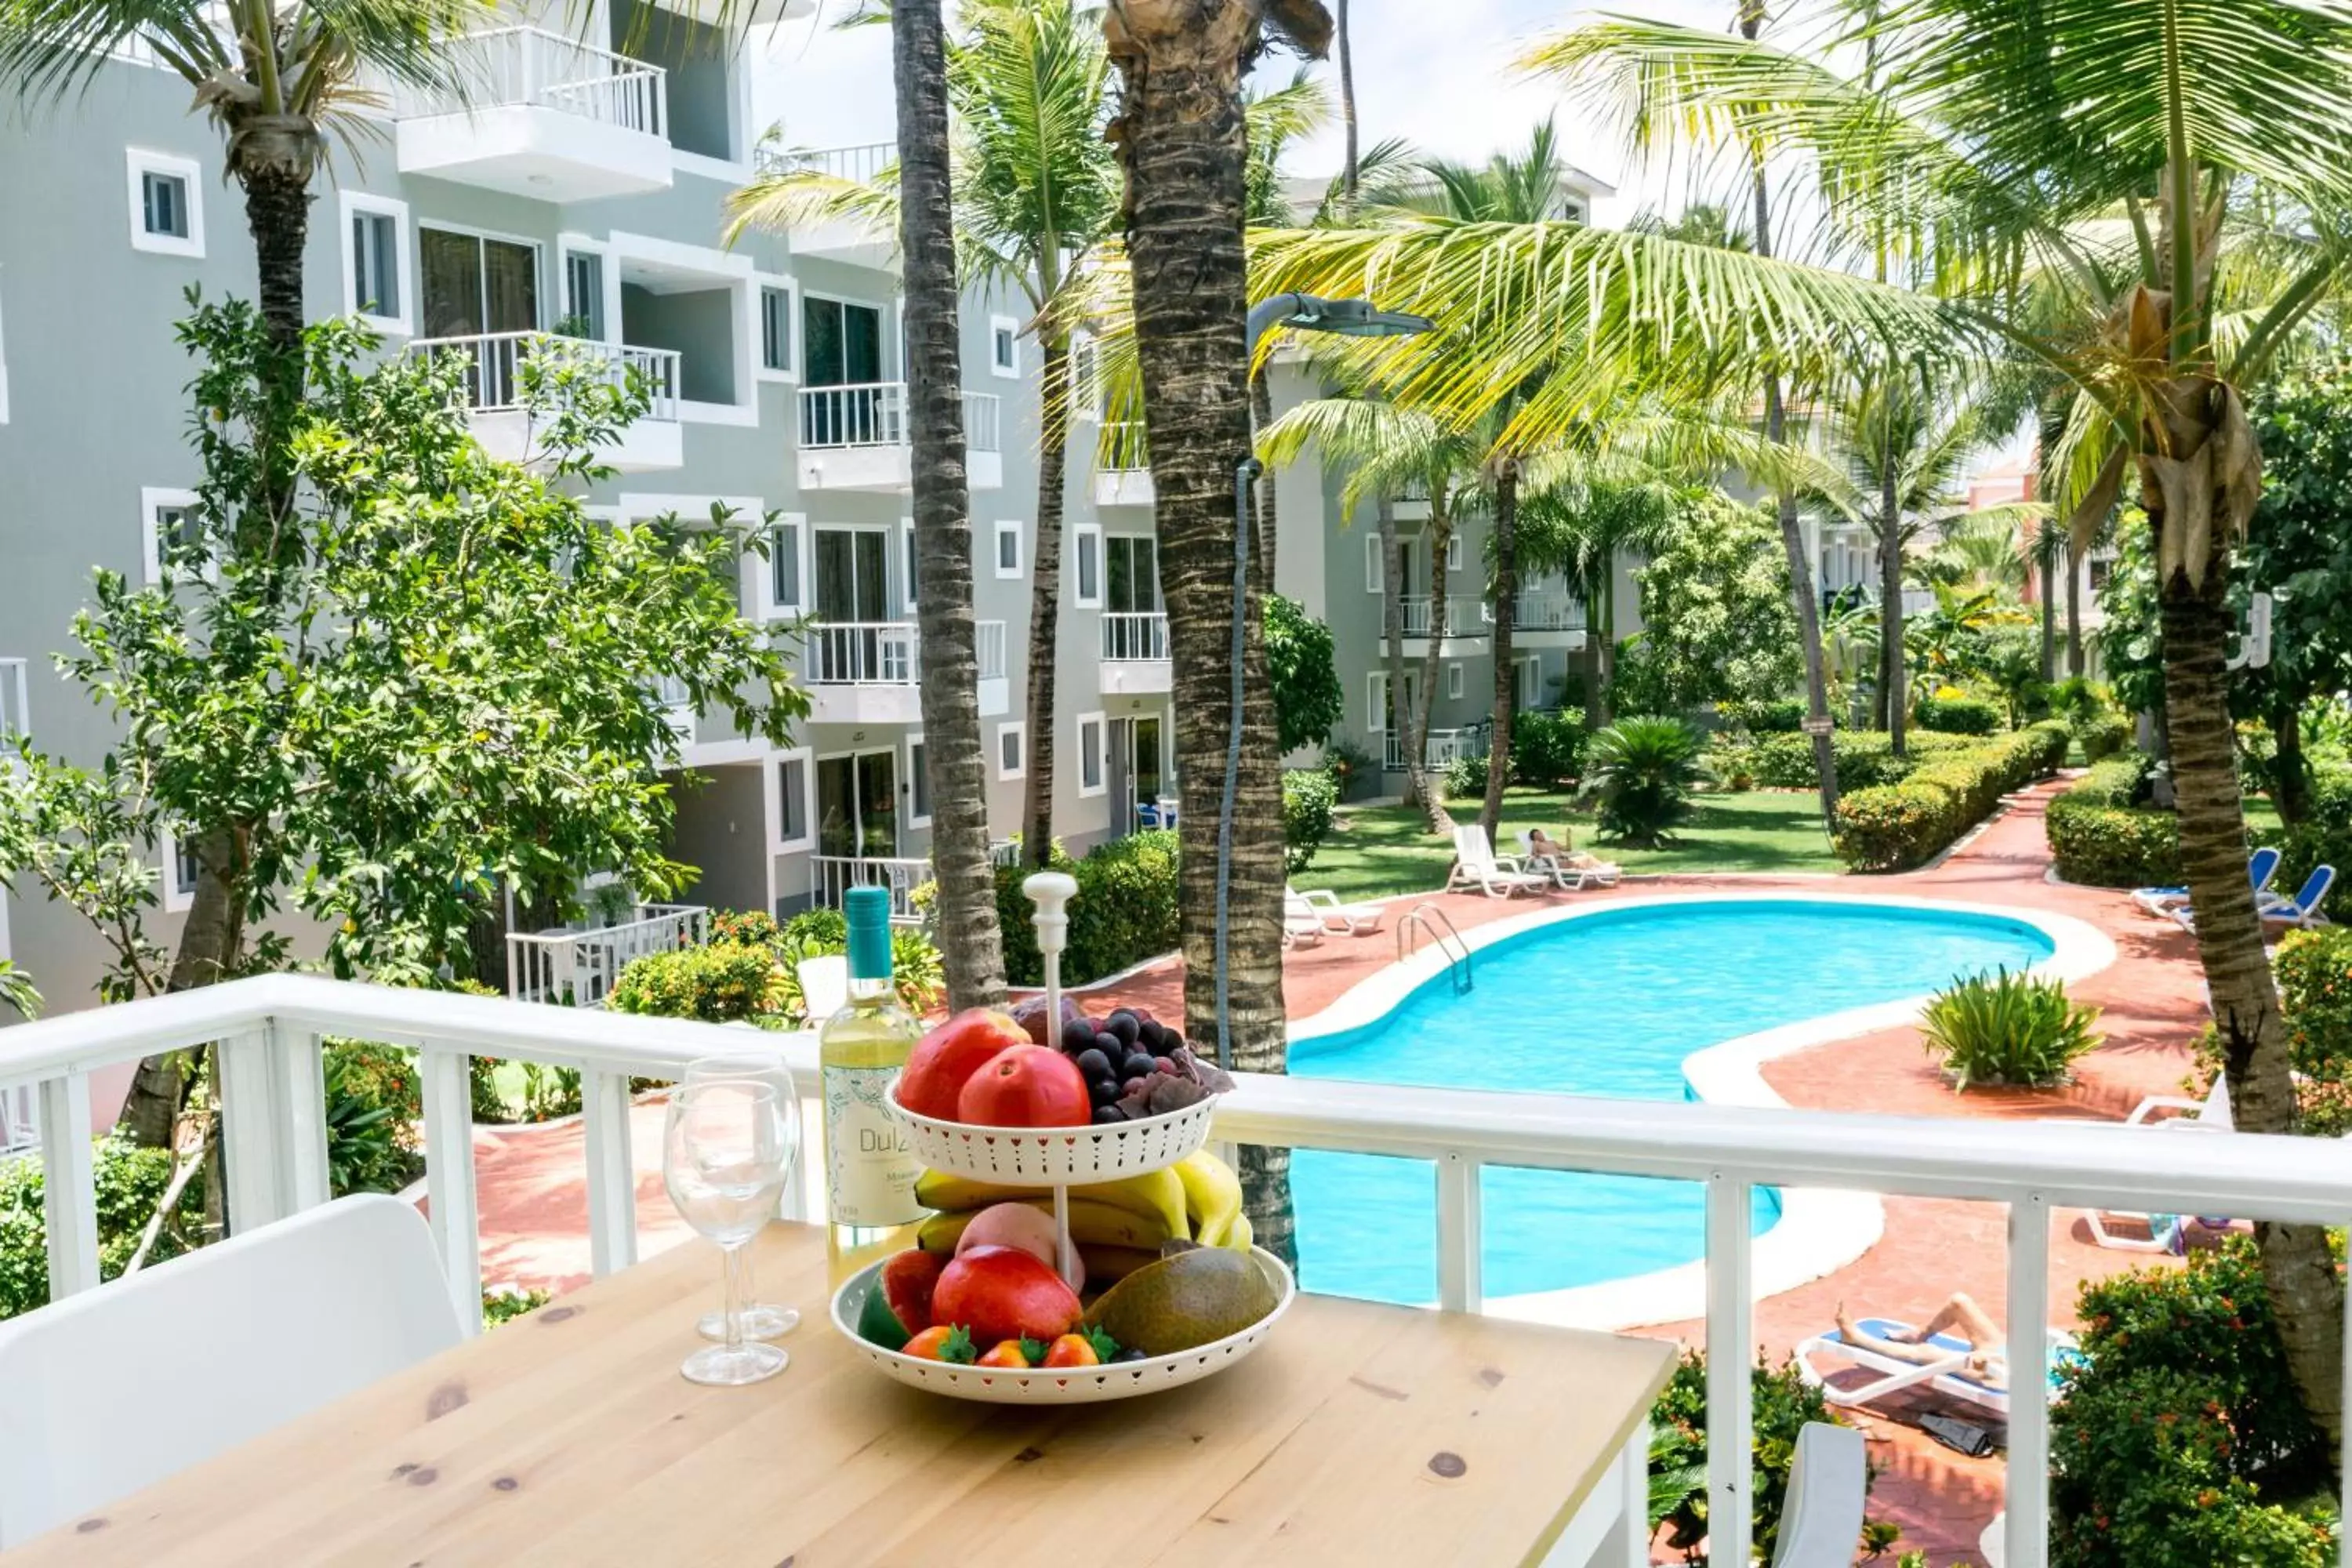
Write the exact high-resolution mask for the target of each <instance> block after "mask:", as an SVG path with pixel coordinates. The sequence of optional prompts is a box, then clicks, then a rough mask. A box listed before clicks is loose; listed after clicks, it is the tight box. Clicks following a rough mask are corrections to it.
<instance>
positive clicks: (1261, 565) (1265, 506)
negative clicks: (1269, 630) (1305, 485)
mask: <svg viewBox="0 0 2352 1568" xmlns="http://www.w3.org/2000/svg"><path fill="white" fill-rule="evenodd" d="M1271 372H1272V367H1271V366H1269V367H1268V372H1267V374H1271ZM1273 423H1274V389H1273V387H1272V386H1270V385H1269V384H1267V380H1266V376H1265V375H1264V374H1261V375H1254V376H1252V377H1250V428H1251V430H1252V432H1253V433H1255V432H1256V431H1259V430H1263V429H1265V427H1266V426H1269V425H1271V424H1273ZM1250 495H1251V500H1252V504H1253V510H1255V514H1256V515H1255V518H1254V519H1253V520H1252V521H1253V522H1254V524H1255V527H1256V529H1257V539H1256V541H1255V542H1256V544H1257V559H1258V572H1259V574H1261V575H1263V576H1264V577H1265V587H1266V591H1267V592H1268V593H1272V592H1273V591H1274V563H1275V542H1276V537H1277V535H1278V534H1279V533H1280V531H1281V529H1280V521H1281V520H1280V519H1279V518H1278V517H1277V516H1276V512H1275V497H1274V470H1273V469H1272V468H1260V469H1259V470H1258V475H1257V482H1256V483H1255V484H1254V485H1252V486H1251V487H1250Z"/></svg>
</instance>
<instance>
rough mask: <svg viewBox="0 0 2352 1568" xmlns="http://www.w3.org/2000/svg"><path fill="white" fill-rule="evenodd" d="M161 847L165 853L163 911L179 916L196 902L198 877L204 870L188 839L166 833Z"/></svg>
mask: <svg viewBox="0 0 2352 1568" xmlns="http://www.w3.org/2000/svg"><path fill="white" fill-rule="evenodd" d="M159 847H160V848H161V849H162V850H163V911H164V912H165V913H166V914H177V913H179V912H180V911H181V910H184V909H186V908H187V907H188V906H189V905H191V904H193V903H194V902H195V901H196V876H197V873H198V872H199V871H200V870H201V869H202V868H201V867H200V866H199V865H198V864H197V861H196V849H195V845H194V843H193V842H191V841H189V840H188V839H185V838H183V837H179V836H177V835H174V834H170V833H166V834H164V835H163V843H162V844H161V845H160V846H159Z"/></svg>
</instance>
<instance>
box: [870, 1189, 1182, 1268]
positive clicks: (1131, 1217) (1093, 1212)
mask: <svg viewBox="0 0 2352 1568" xmlns="http://www.w3.org/2000/svg"><path fill="white" fill-rule="evenodd" d="M1006 1201H1007V1202H1010V1203H1018V1204H1021V1205H1025V1206H1026V1207H1029V1208H1034V1209H1035V1210H1037V1211H1038V1212H1039V1213H1040V1214H1048V1215H1050V1214H1052V1213H1053V1212H1054V1200H1053V1199H1051V1198H1011V1199H1007V1200H1006ZM979 1212H980V1211H979V1210H978V1209H966V1210H964V1211H963V1212H961V1213H960V1214H935V1215H932V1216H931V1217H930V1218H929V1219H927V1220H925V1221H924V1222H923V1223H922V1226H921V1228H920V1229H919V1230H918V1231H917V1232H916V1233H915V1242H916V1245H917V1246H919V1247H921V1248H922V1249H923V1250H924V1251H926V1252H937V1253H940V1254H943V1255H944V1254H947V1253H951V1252H953V1251H954V1250H955V1249H956V1243H957V1242H958V1241H960V1240H961V1239H962V1238H963V1232H964V1226H968V1225H970V1224H971V1220H972V1215H976V1214H978V1213H979ZM1170 1235H1171V1232H1170V1231H1169V1229H1168V1226H1167V1225H1166V1223H1165V1222H1163V1221H1161V1220H1160V1219H1159V1218H1158V1217H1156V1216H1152V1215H1139V1214H1134V1213H1131V1212H1129V1210H1127V1209H1122V1208H1114V1207H1113V1206H1112V1205H1109V1204H1106V1203H1099V1202H1097V1201H1095V1200H1093V1199H1091V1198H1079V1197H1073V1198H1072V1199H1071V1200H1070V1239H1071V1240H1073V1241H1076V1242H1077V1243H1079V1244H1080V1245H1081V1246H1095V1247H1135V1248H1138V1249H1140V1250H1144V1251H1149V1252H1155V1253H1156V1252H1158V1251H1159V1250H1160V1244H1161V1243H1162V1242H1165V1241H1166V1240H1167V1239H1168V1238H1169V1236H1170Z"/></svg>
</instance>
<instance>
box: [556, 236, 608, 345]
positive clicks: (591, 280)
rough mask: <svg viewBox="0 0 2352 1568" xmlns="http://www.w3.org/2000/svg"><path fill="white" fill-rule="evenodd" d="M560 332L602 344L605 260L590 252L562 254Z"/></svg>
mask: <svg viewBox="0 0 2352 1568" xmlns="http://www.w3.org/2000/svg"><path fill="white" fill-rule="evenodd" d="M563 330H564V331H567V332H569V333H570V334H571V335H572V336H573V337H575V338H585V339H587V340H588V341H589V342H598V343H601V342H604V257H603V256H601V255H599V254H598V253H596V252H595V251H593V250H567V251H565V252H564V253H563Z"/></svg>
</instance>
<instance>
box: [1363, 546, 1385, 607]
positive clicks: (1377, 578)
mask: <svg viewBox="0 0 2352 1568" xmlns="http://www.w3.org/2000/svg"><path fill="white" fill-rule="evenodd" d="M1388 581H1389V574H1388V561H1387V559H1386V558H1385V557H1384V556H1383V555H1382V554H1381V536H1380V535H1379V534H1377V533H1368V534H1366V535H1364V592H1365V593H1367V594H1385V593H1387V592H1388Z"/></svg>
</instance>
